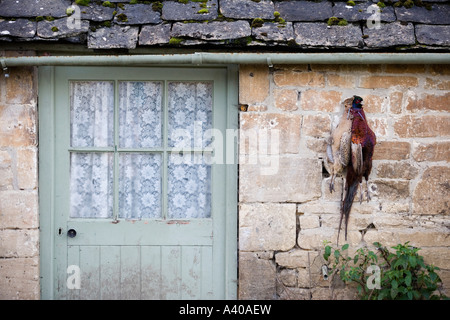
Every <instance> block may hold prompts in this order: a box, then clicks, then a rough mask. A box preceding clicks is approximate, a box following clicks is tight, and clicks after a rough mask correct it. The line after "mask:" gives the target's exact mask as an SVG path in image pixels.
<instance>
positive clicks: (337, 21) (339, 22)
mask: <svg viewBox="0 0 450 320" xmlns="http://www.w3.org/2000/svg"><path fill="white" fill-rule="evenodd" d="M327 24H328V25H329V26H335V25H338V26H346V25H347V24H348V22H347V20H345V19H344V18H336V17H331V18H329V19H328V21H327Z"/></svg>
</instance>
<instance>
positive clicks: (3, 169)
mask: <svg viewBox="0 0 450 320" xmlns="http://www.w3.org/2000/svg"><path fill="white" fill-rule="evenodd" d="M11 164H12V158H11V155H10V154H9V152H8V151H2V150H0V190H7V189H12V188H13V169H12V166H11ZM0 205H1V204H0ZM0 224H1V221H0Z"/></svg>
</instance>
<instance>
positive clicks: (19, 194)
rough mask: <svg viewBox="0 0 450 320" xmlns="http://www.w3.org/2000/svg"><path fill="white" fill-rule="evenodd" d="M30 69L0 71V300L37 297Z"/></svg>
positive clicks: (33, 110) (33, 105)
mask: <svg viewBox="0 0 450 320" xmlns="http://www.w3.org/2000/svg"><path fill="white" fill-rule="evenodd" d="M21 54H23V53H20V52H6V53H5V52H0V56H17V55H21ZM30 54H31V53H30V52H26V53H25V55H30ZM36 70H37V69H36V68H9V69H8V72H9V78H5V77H4V75H3V72H2V73H1V74H0V299H38V298H39V291H40V290H39V229H38V228H39V218H38V192H37V186H38V180H37V152H38V149H37V146H38V135H37V72H36Z"/></svg>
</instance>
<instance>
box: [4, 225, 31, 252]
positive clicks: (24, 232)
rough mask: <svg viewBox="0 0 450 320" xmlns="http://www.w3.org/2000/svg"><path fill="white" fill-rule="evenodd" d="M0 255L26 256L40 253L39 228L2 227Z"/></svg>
mask: <svg viewBox="0 0 450 320" xmlns="http://www.w3.org/2000/svg"><path fill="white" fill-rule="evenodd" d="M0 243H1V244H2V245H1V246H0V257H2V258H26V257H35V256H37V255H38V254H39V230H38V229H0Z"/></svg>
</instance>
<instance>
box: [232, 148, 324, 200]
mask: <svg viewBox="0 0 450 320" xmlns="http://www.w3.org/2000/svg"><path fill="white" fill-rule="evenodd" d="M270 160H272V167H270V168H269V169H271V171H270V173H273V174H267V172H268V171H269V170H268V169H266V171H264V169H265V168H264V167H263V168H262V166H261V165H252V164H240V172H239V175H240V176H239V200H240V201H241V202H305V201H310V200H314V199H317V198H319V197H320V196H321V194H322V192H321V181H322V164H321V162H320V160H315V159H302V158H298V157H292V156H283V155H282V156H279V157H278V158H275V159H270ZM267 167H268V166H267Z"/></svg>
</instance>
